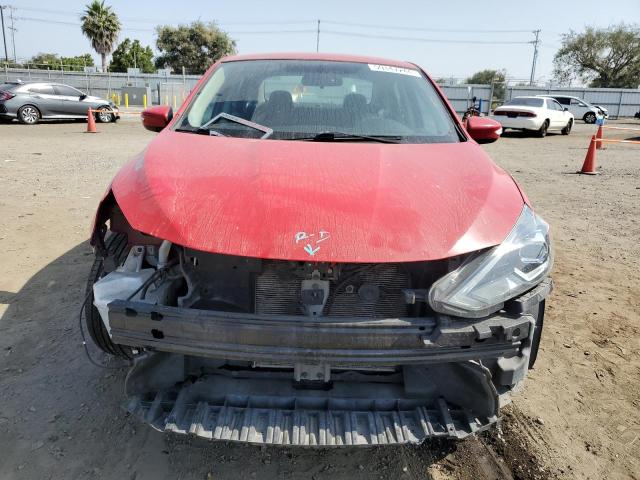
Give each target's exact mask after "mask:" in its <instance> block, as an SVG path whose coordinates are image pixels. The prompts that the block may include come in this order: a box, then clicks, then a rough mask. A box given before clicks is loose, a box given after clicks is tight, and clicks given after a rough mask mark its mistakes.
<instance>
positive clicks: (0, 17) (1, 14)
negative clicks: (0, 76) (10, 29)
mask: <svg viewBox="0 0 640 480" xmlns="http://www.w3.org/2000/svg"><path fill="white" fill-rule="evenodd" d="M5 8H7V6H6V5H0V21H1V22H2V41H3V43H4V59H5V61H6V62H7V63H9V54H8V53H7V36H6V35H5V33H4V9H5Z"/></svg>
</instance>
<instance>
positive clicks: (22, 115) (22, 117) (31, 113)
mask: <svg viewBox="0 0 640 480" xmlns="http://www.w3.org/2000/svg"><path fill="white" fill-rule="evenodd" d="M38 120H40V112H39V111H38V109H37V108H36V107H34V106H33V105H25V106H23V107H20V109H19V110H18V121H19V122H20V123H24V124H25V125H35V124H36V123H38Z"/></svg>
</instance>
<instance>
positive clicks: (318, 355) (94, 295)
mask: <svg viewBox="0 0 640 480" xmlns="http://www.w3.org/2000/svg"><path fill="white" fill-rule="evenodd" d="M537 100H539V101H543V100H540V99H537ZM142 121H143V125H144V126H145V128H147V129H149V130H152V131H160V133H159V135H158V136H157V137H156V138H155V139H153V140H152V141H151V143H150V144H149V146H148V147H147V148H146V149H145V150H144V152H142V153H141V154H139V155H138V156H136V157H135V158H133V159H132V160H131V161H130V162H129V163H128V164H127V165H126V166H124V167H123V168H122V170H120V172H119V173H118V174H117V176H116V177H115V179H114V180H113V182H112V183H111V185H110V186H109V188H108V191H107V192H106V193H105V196H104V198H103V199H102V201H101V203H100V205H99V207H98V209H97V214H96V217H95V221H94V225H93V230H92V235H91V244H92V245H93V246H94V248H95V252H96V259H95V263H94V268H93V269H92V271H91V274H90V277H89V280H88V284H87V296H86V297H85V303H84V305H83V307H86V309H85V312H86V316H85V319H86V326H87V327H88V330H89V333H90V334H91V336H92V338H93V340H94V341H95V342H96V344H97V345H98V346H99V347H100V348H101V349H103V350H104V351H105V352H108V353H110V354H112V355H118V356H121V357H124V358H127V359H129V358H133V359H134V362H133V366H132V369H131V371H130V372H129V375H127V379H126V381H125V391H126V394H127V396H128V397H129V399H128V402H127V405H128V409H129V411H130V412H132V413H133V414H134V415H135V416H136V417H137V418H139V419H141V420H143V421H145V422H148V423H150V424H151V425H152V426H153V427H154V428H157V429H159V430H161V431H173V432H181V433H192V434H195V435H199V436H202V437H206V438H209V439H215V440H231V441H240V442H252V443H269V444H277V445H299V446H303V445H307V446H311V445H327V446H330V445H333V446H352V445H366V444H378V445H384V444H393V443H419V442H421V441H422V440H424V439H425V438H427V437H435V436H437V437H449V438H456V439H460V438H464V437H465V436H467V435H470V434H472V433H475V432H479V431H481V430H484V429H486V428H488V427H489V426H490V425H491V424H492V423H494V422H496V421H497V420H498V415H499V408H500V406H501V405H505V404H506V403H507V401H508V396H509V392H510V391H511V390H512V389H516V388H517V387H518V386H519V385H520V384H521V383H522V381H523V380H524V378H525V377H526V374H527V371H528V370H529V368H531V367H532V366H533V364H534V362H535V358H536V354H537V351H538V345H539V343H540V334H541V331H542V324H543V315H544V308H545V301H544V299H545V297H546V296H547V294H548V293H549V292H550V290H551V280H550V279H549V278H548V274H549V272H550V270H551V265H552V263H553V261H552V259H553V255H552V251H551V245H550V240H549V235H548V234H549V227H548V225H547V224H546V223H545V222H544V221H543V220H542V219H541V218H540V217H539V216H538V215H536V214H535V213H534V211H533V209H532V207H531V206H530V204H529V202H528V200H527V198H526V196H525V195H524V194H523V193H522V192H521V190H520V189H519V188H518V186H517V185H516V183H515V181H514V180H513V179H512V178H511V176H510V175H508V174H507V173H506V172H505V171H504V170H502V169H501V168H500V167H498V166H497V165H496V164H495V163H494V162H493V161H492V160H491V159H490V158H489V156H488V155H487V153H486V152H485V151H484V150H483V149H482V148H481V147H480V146H479V145H478V143H487V142H492V141H496V140H497V139H498V138H499V133H500V131H501V126H500V124H499V123H497V122H496V121H494V120H492V119H490V118H487V117H478V116H471V117H469V118H468V119H467V121H466V122H465V124H464V125H463V124H462V123H461V121H460V120H459V119H458V117H457V115H456V113H455V111H454V110H453V108H452V107H451V105H450V104H449V102H448V101H447V99H446V98H445V97H444V95H443V94H442V92H440V90H439V89H438V88H437V86H436V85H435V83H434V82H433V81H432V80H431V79H430V78H429V77H428V76H427V75H426V73H425V72H424V71H423V70H422V69H420V68H419V67H417V66H416V65H414V64H412V63H408V62H399V61H393V60H384V59H377V58H367V57H355V56H345V55H335V54H300V53H298V54H271V55H269V54H262V55H255V56H249V55H245V56H235V57H228V58H224V59H222V60H221V61H219V62H218V63H216V64H215V65H214V66H213V67H212V68H210V69H209V71H208V72H207V73H205V74H204V76H203V77H202V80H201V81H200V83H199V84H198V85H197V86H196V88H195V89H194V91H193V93H192V94H191V96H190V97H189V98H188V99H187V100H186V101H185V102H184V104H183V106H182V107H181V108H180V109H179V110H178V111H177V112H176V113H175V114H174V112H173V110H172V109H171V107H169V106H166V105H164V106H158V107H153V108H150V109H147V110H145V111H144V112H143V115H142Z"/></svg>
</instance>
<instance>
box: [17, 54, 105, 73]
mask: <svg viewBox="0 0 640 480" xmlns="http://www.w3.org/2000/svg"><path fill="white" fill-rule="evenodd" d="M28 63H31V64H35V65H36V66H37V67H44V66H50V67H52V68H54V69H59V68H60V65H61V64H62V65H64V68H65V69H71V70H82V69H83V68H84V67H93V66H94V63H93V57H92V56H91V54H90V53H85V54H84V55H76V56H75V57H61V56H60V55H58V54H57V53H39V54H37V55H34V56H33V57H31V59H30V60H29V62H28Z"/></svg>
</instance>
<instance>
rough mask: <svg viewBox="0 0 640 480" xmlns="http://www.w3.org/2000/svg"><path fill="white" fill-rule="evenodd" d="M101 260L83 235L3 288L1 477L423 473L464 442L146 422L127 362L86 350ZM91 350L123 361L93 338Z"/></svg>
mask: <svg viewBox="0 0 640 480" xmlns="http://www.w3.org/2000/svg"><path fill="white" fill-rule="evenodd" d="M92 259H93V254H92V252H91V249H90V247H89V246H88V244H87V243H86V242H84V243H81V244H79V245H77V246H76V247H74V248H73V249H71V250H69V251H68V252H66V253H65V254H64V255H62V256H60V257H59V258H57V259H56V260H54V261H53V262H51V263H49V264H48V265H47V266H46V267H44V268H43V269H42V270H40V271H39V272H38V273H36V274H35V275H34V276H33V277H32V278H30V279H29V281H28V282H27V283H26V284H25V285H24V287H23V288H21V289H20V291H18V292H16V293H12V292H0V301H1V302H2V303H4V304H5V305H7V307H6V311H5V313H4V314H3V315H2V317H1V318H0V347H1V350H0V355H1V356H2V357H3V366H2V370H1V371H0V403H1V404H2V405H3V408H2V411H1V412H0V451H2V452H3V453H2V455H1V456H0V477H1V478H3V479H13V478H70V479H71V478H88V476H91V477H92V478H118V479H120V478H126V479H129V478H132V479H136V480H141V479H146V478H149V479H151V478H153V479H163V478H167V479H168V478H182V479H191V478H193V479H204V478H215V479H227V478H228V479H231V478H234V479H236V478H240V477H248V478H263V479H264V478H287V479H289V478H290V479H297V478H299V479H310V478H314V479H321V478H331V479H333V480H340V479H347V478H348V479H350V480H351V479H359V478H362V479H365V478H366V479H370V478H400V477H402V478H421V479H422V478H430V476H429V474H428V473H427V469H428V468H429V466H430V465H432V464H433V463H434V462H439V461H441V460H442V459H443V458H445V457H447V456H448V455H450V454H452V453H453V452H455V451H456V449H457V448H458V446H459V445H461V444H459V443H452V442H429V443H425V444H423V445H421V446H414V447H391V448H389V447H386V448H364V449H363V448H355V449H340V448H338V449H324V450H320V449H293V448H286V449H283V448H278V447H259V446H252V445H242V444H228V443H219V442H209V441H206V440H203V439H199V438H190V437H184V436H180V435H166V434H163V433H159V432H156V431H154V430H152V429H151V428H150V427H148V426H146V425H142V424H139V423H138V422H137V421H136V420H134V419H132V418H130V417H129V416H128V414H127V413H126V412H125V411H124V409H123V408H121V402H122V401H123V400H124V395H123V384H124V376H125V373H126V371H125V370H126V369H118V370H103V369H99V368H97V367H95V366H93V365H91V364H90V363H89V362H88V361H87V358H86V357H85V354H84V351H83V349H82V344H81V339H80V335H79V330H78V314H79V308H80V304H81V303H82V300H83V291H84V285H85V280H86V276H87V275H88V272H89V268H90V265H91V262H92ZM91 352H92V355H93V356H94V358H96V360H98V361H100V362H102V363H105V364H107V365H117V364H118V360H114V361H113V362H112V361H111V359H110V358H108V357H107V356H105V355H103V354H102V353H101V352H99V351H97V350H96V349H95V347H93V346H92V345H91ZM473 441H475V442H477V440H473ZM465 443H466V442H465ZM477 443H478V442H477ZM483 478H484V477H483Z"/></svg>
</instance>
